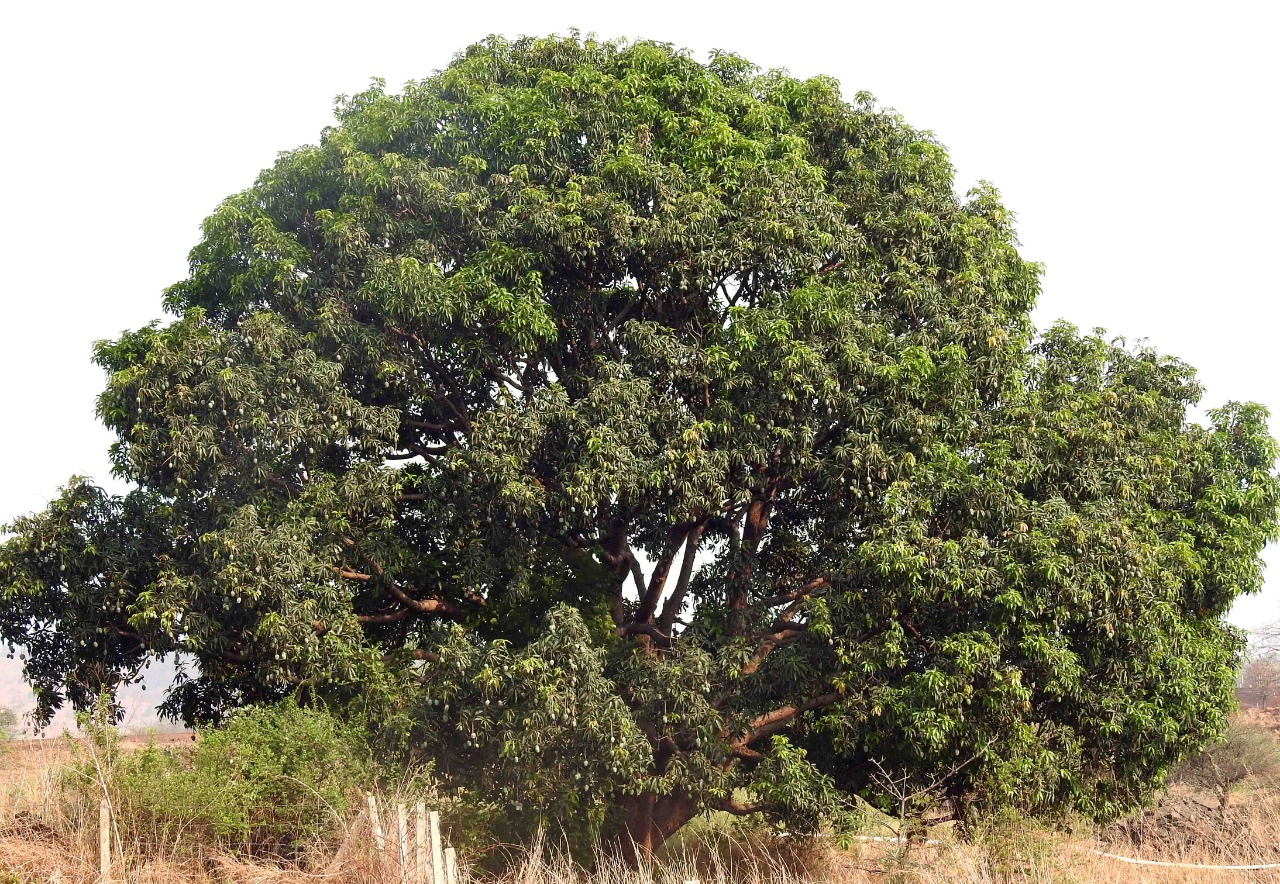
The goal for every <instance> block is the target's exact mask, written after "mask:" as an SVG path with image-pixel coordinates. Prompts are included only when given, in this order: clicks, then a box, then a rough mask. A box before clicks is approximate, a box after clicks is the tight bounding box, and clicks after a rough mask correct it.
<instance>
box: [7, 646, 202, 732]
mask: <svg viewBox="0 0 1280 884" xmlns="http://www.w3.org/2000/svg"><path fill="white" fill-rule="evenodd" d="M173 674H174V666H173V661H172V660H166V661H163V662H159V663H154V664H152V665H151V666H150V667H148V668H147V672H146V676H145V678H144V680H143V683H142V684H135V685H129V686H127V687H125V688H124V689H123V690H122V691H121V692H120V700H121V702H122V703H123V704H124V707H125V718H124V721H123V722H121V724H120V729H121V730H122V731H125V732H126V733H128V732H131V731H140V730H156V731H161V732H167V731H180V730H182V729H183V728H182V726H181V725H180V724H176V723H174V722H172V721H163V720H161V718H160V716H159V714H157V712H156V704H158V703H159V702H160V701H161V700H162V699H163V697H164V690H165V688H167V687H168V686H169V683H170V682H171V681H173ZM144 685H145V686H146V688H147V689H146V690H145V691H144V690H143V689H142V688H143V686H144ZM0 706H8V707H9V708H10V709H12V710H13V711H14V712H17V713H18V714H19V715H20V716H21V715H24V714H25V713H28V712H30V711H31V710H32V709H33V708H34V707H35V695H34V694H32V693H31V689H30V688H29V687H28V686H27V683H26V682H25V681H24V680H23V678H22V663H21V661H19V660H18V659H16V658H15V659H13V660H10V659H8V658H7V657H4V656H3V655H0ZM74 729H75V717H74V715H73V714H72V712H71V710H69V709H61V710H59V711H58V714H57V715H55V716H54V719H53V723H52V725H51V726H50V727H49V728H48V729H47V730H46V731H45V734H44V735H45V736H56V735H58V734H60V733H62V732H63V731H64V730H74Z"/></svg>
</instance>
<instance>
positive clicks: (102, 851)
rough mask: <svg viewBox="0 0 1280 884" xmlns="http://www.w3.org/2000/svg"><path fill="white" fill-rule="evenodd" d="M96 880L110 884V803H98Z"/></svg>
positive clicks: (103, 801) (104, 800)
mask: <svg viewBox="0 0 1280 884" xmlns="http://www.w3.org/2000/svg"><path fill="white" fill-rule="evenodd" d="M98 873H99V876H98V880H99V881H100V882H101V884H111V802H109V801H107V799H105V798H103V799H102V800H100V801H99V802H98Z"/></svg>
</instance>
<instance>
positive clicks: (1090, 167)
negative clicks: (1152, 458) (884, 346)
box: [0, 0, 1280, 687]
mask: <svg viewBox="0 0 1280 884" xmlns="http://www.w3.org/2000/svg"><path fill="white" fill-rule="evenodd" d="M1278 9H1280V7H1277V6H1276V5H1275V4H1264V3H1262V2H1256V3H1240V2H1216V3H1212V4H1210V3H1200V4H1196V5H1186V4H1178V3H1158V4H1154V3H1153V4H1143V3H1118V2H1113V3H1092V2H1085V3H1080V2H1073V3H1058V4H1042V3H1026V2H1023V3H957V2H939V3H911V2H885V0H876V2H861V3H859V2H849V3H844V2H842V3H829V4H824V3H804V2H789V3H770V4H767V5H764V4H761V5H758V6H757V5H753V4H750V3H699V2H694V0H685V2H680V3H671V2H643V3H598V2H591V3H587V2H554V0H552V2H542V3H532V2H524V3H506V2H495V0H490V2H478V3H457V2H451V3H447V4H433V3H428V2H420V3H404V2H386V0H384V2H380V3H376V4H358V3H350V2H349V3H342V4H337V3H331V2H308V3H297V2H269V0H258V2H254V3H245V2H218V3H213V2H205V3H201V4H192V3H173V2H169V3H164V4H155V5H147V4H140V3H100V2H94V3H61V4H54V3H35V2H30V3H17V2H13V3H9V4H7V5H6V6H5V8H4V11H3V12H0V77H2V78H3V86H4V94H5V103H4V111H3V118H2V119H3V122H2V123H0V168H2V169H3V180H4V185H3V199H4V202H3V212H0V268H2V270H0V331H2V333H3V339H2V340H0V379H3V380H0V415H2V416H3V418H4V420H3V424H2V425H0V521H7V520H8V519H10V518H12V517H13V516H15V515H17V514H19V513H23V512H27V511H31V510H34V509H38V508H40V507H42V506H43V505H44V504H45V503H46V502H47V500H48V499H49V497H50V496H51V495H52V494H53V493H54V490H55V489H56V487H57V486H58V485H60V484H61V483H63V482H64V481H65V480H66V479H67V477H68V476H69V475H70V474H72V473H81V474H87V475H90V476H94V477H96V478H98V479H99V480H105V479H107V460H106V446H107V445H108V443H109V442H110V438H109V436H108V434H107V433H106V431H105V430H103V429H102V428H101V427H100V426H98V425H97V424H96V422H95V420H94V417H93V400H94V396H95V395H96V394H97V392H98V391H99V389H100V388H101V386H102V380H103V379H102V376H101V373H100V372H99V371H98V369H97V368H96V367H94V366H93V365H91V364H90V361H89V355H90V345H91V343H92V342H93V341H94V340H96V339H100V338H107V337H114V336H116V335H118V334H119V332H120V331H122V330H123V329H126V328H134V327H137V326H139V325H142V324H144V323H146V322H147V321H149V320H151V319H153V318H156V317H158V316H160V296H161V290H162V289H163V288H164V287H165V286H166V285H168V284H170V283H172V282H175V281H177V280H178V279H180V278H181V277H182V276H183V275H184V274H185V270H186V253H187V250H188V249H189V248H190V247H191V246H192V245H194V244H195V242H196V238H197V235H198V225H199V223H200V220H201V219H202V218H203V217H204V216H205V215H207V214H208V213H209V212H210V211H211V210H212V209H213V208H214V207H215V206H216V205H217V203H218V202H219V201H220V200H221V199H222V198H224V197H225V196H227V195H229V194H231V193H233V192H235V191H237V190H240V189H243V188H244V187H246V186H248V185H249V184H250V183H251V182H252V181H253V178H254V176H255V174H256V173H257V172H258V170H259V169H261V168H263V167H265V166H267V165H269V164H270V163H271V162H272V160H273V159H274V157H275V155H276V153H277V152H279V151H282V150H286V149H290V148H293V147H296V146H298V145H300V144H304V143H308V142H314V141H315V140H316V138H317V137H318V134H319V131H320V129H321V128H322V127H324V126H325V125H328V124H329V123H330V122H332V114H331V109H332V100H333V98H334V96H336V95H338V94H339V93H350V92H355V91H358V90H360V89H362V88H363V87H364V86H365V85H366V84H367V83H368V81H369V79H370V78H371V77H375V76H380V77H383V78H385V79H386V80H387V83H388V86H389V87H398V86H399V85H400V84H401V83H403V82H404V81H405V80H407V79H418V78H422V77H425V76H428V75H429V74H430V73H431V72H432V71H434V70H436V69H438V68H440V67H442V66H444V65H445V64H446V63H448V61H449V59H450V57H451V56H452V54H453V53H454V52H455V51H457V50H459V49H461V48H463V47H464V46H466V45H467V44H468V43H470V42H473V41H475V40H477V39H480V38H482V37H483V36H485V35H486V34H489V33H495V32H496V33H502V34H506V35H509V36H515V35H519V34H524V33H531V34H545V33H550V32H563V31H565V30H567V29H568V28H571V27H578V28H580V29H581V30H582V31H584V32H595V33H597V34H598V35H600V36H601V37H618V36H626V37H647V38H654V39H660V40H666V41H669V42H672V43H675V44H677V45H679V46H682V47H687V48H689V49H691V50H693V51H694V53H695V55H696V56H698V57H699V58H705V56H706V53H707V52H708V51H709V50H711V49H713V48H721V49H727V50H731V51H734V52H737V53H739V54H742V55H745V56H746V57H747V58H749V59H751V60H752V61H754V62H756V63H757V64H759V65H761V66H764V67H786V68H789V69H790V70H791V71H792V72H793V73H794V74H797V75H800V76H808V75H813V74H828V75H832V76H835V77H836V78H838V79H839V80H840V81H841V83H842V84H843V86H844V89H845V92H846V94H848V95H852V94H853V93H854V92H856V91H858V90H863V89H865V90H868V91H870V92H872V93H873V94H875V95H876V96H877V97H878V98H879V99H880V101H881V102H882V103H883V104H886V105H889V106H892V107H895V108H897V109H898V110H899V111H901V112H902V113H903V114H904V115H905V117H906V119H907V120H908V122H910V123H911V124H913V125H915V126H917V127H921V128H926V129H930V130H932V131H933V132H935V133H936V134H937V136H938V137H939V138H940V140H941V141H942V142H943V143H944V144H946V145H947V147H948V148H949V149H950V151H951V156H952V158H953V160H954V162H955V164H956V167H957V170H958V186H959V188H960V189H962V190H963V189H967V188H968V186H969V185H971V184H972V183H973V182H975V181H977V180H979V179H987V180H990V181H992V182H994V183H995V184H996V186H997V187H999V189H1000V190H1001V192H1002V193H1003V195H1004V200H1005V203H1006V205H1008V206H1009V207H1010V208H1012V209H1013V210H1014V211H1015V212H1016V213H1017V215H1018V218H1019V224H1018V227H1019V230H1020V235H1021V239H1022V243H1023V254H1024V255H1026V256H1027V257H1029V258H1031V259H1034V260H1038V261H1042V262H1044V263H1045V264H1046V265H1047V268H1048V270H1047V274H1046V276H1045V280H1044V284H1045V294H1044V296H1043V298H1042V300H1041V302H1040V307H1039V309H1038V311H1037V322H1038V323H1039V324H1040V325H1041V326H1044V325H1047V324H1048V323H1049V322H1050V321H1052V320H1054V319H1056V318H1058V317H1063V318H1066V319H1068V320H1070V321H1072V322H1074V323H1076V324H1077V325H1080V326H1082V327H1084V328H1091V327H1093V326H1096V325H1100V326H1105V327H1106V328H1107V329H1108V330H1110V331H1112V332H1115V333H1120V334H1124V335H1127V336H1130V337H1147V338H1149V339H1150V340H1151V341H1152V342H1153V343H1154V344H1156V345H1157V346H1158V347H1159V348H1160V349H1161V350H1163V351H1165V352H1169V353H1172V354H1175V355H1178V356H1181V357H1182V358H1184V359H1187V360H1188V361H1189V362H1191V363H1192V364H1193V365H1195V366H1197V367H1198V368H1199V369H1200V372H1201V378H1202V380H1203V382H1204V383H1205V385H1206V386H1207V388H1208V396H1207V401H1206V405H1210V406H1212V405H1216V404H1220V403H1221V402H1223V401H1224V400H1226V399H1231V398H1235V399H1253V400H1257V401H1260V402H1263V403H1264V404H1269V405H1271V406H1273V407H1275V408H1277V410H1280V375H1277V373H1276V372H1275V371H1274V370H1273V364H1274V360H1275V349H1276V342H1275V335H1276V332H1277V322H1276V320H1277V319H1278V318H1280V308H1278V307H1277V306H1276V302H1277V298H1276V296H1277V294H1280V291H1278V284H1277V281H1276V280H1277V275H1276V270H1275V268H1274V266H1273V265H1274V263H1275V257H1276V245H1275V244H1276V242H1277V240H1278V239H1280V222H1278V221H1277V215H1276V207H1277V206H1278V205H1280V172H1278V171H1277V169H1278V168H1280V167H1278V166H1277V162H1276V154H1277V151H1276V136H1277V134H1280V132H1278V129H1280V125H1278V123H1277V111H1276V108H1277V103H1276V98H1275V94H1274V93H1275V91H1276V87H1277V85H1278V84H1280V61H1278V60H1277V59H1278V58H1280V55H1278V54H1277V52H1276V50H1275V42H1276V38H1277V36H1278V35H1280V30H1278V28H1277V25H1278V24H1280V12H1278V11H1277V10H1278ZM1269 268H1270V269H1269ZM1277 424H1280V422H1277ZM1269 558H1270V559H1271V560H1272V562H1273V563H1280V556H1277V555H1276V554H1275V553H1274V551H1270V552H1269ZM1278 603H1280V576H1277V575H1272V579H1271V582H1270V584H1269V587H1268V588H1267V589H1266V590H1265V591H1264V592H1263V593H1262V594H1261V595H1260V596H1257V597H1254V598H1251V599H1246V600H1243V601H1242V602H1241V603H1240V604H1239V605H1238V606H1237V607H1236V609H1235V611H1234V612H1233V614H1232V619H1233V620H1234V621H1235V622H1237V623H1238V624H1240V625H1243V626H1250V627H1251V626H1256V625H1259V624H1261V623H1265V622H1269V621H1271V620H1274V619H1278V618H1280V604H1278ZM10 679H12V674H11V672H10V670H9V669H6V668H0V687H3V686H4V681H5V680H10Z"/></svg>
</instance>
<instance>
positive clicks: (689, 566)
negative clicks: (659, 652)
mask: <svg viewBox="0 0 1280 884" xmlns="http://www.w3.org/2000/svg"><path fill="white" fill-rule="evenodd" d="M705 527H706V524H705V523H704V522H699V523H698V524H697V525H695V526H694V527H693V529H692V530H690V531H689V533H688V535H687V536H686V538H685V542H684V559H683V560H682V561H681V562H680V579H679V581H677V583H676V588H675V590H674V591H672V593H671V595H670V596H668V598H667V601H666V604H665V605H663V606H662V616H661V617H659V618H658V628H659V629H661V630H662V631H663V632H666V633H668V634H670V633H671V627H672V626H673V625H674V624H675V620H676V616H677V615H678V614H679V613H680V609H681V608H683V607H684V597H685V595H686V594H687V593H688V591H689V580H690V578H691V577H692V576H693V563H694V558H695V557H696V556H697V554H698V542H699V541H700V540H701V539H702V532H703V530H704V529H705Z"/></svg>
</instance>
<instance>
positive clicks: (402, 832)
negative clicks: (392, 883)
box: [396, 801, 409, 881]
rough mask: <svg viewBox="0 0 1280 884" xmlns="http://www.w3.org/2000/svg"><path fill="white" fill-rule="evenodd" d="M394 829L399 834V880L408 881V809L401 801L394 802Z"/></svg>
mask: <svg viewBox="0 0 1280 884" xmlns="http://www.w3.org/2000/svg"><path fill="white" fill-rule="evenodd" d="M396 831H397V834H399V836H400V880H401V881H408V879H409V877H408V872H409V810H408V808H407V807H406V806H405V803H404V802H403V801H400V802H397V803H396Z"/></svg>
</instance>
